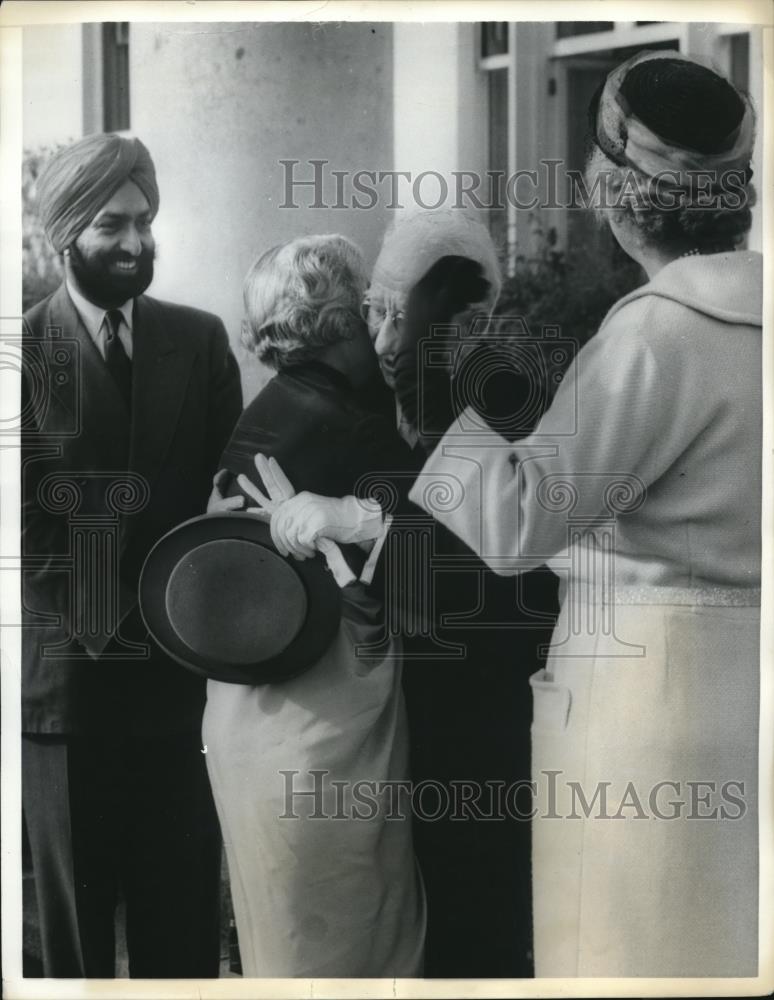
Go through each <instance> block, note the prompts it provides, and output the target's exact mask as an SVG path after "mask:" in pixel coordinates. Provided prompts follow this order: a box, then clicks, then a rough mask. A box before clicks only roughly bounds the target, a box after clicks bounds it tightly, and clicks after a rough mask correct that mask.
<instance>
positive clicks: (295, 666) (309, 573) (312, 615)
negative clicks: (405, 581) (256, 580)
mask: <svg viewBox="0 0 774 1000" xmlns="http://www.w3.org/2000/svg"><path fill="white" fill-rule="evenodd" d="M224 539H237V540H239V541H243V542H249V543H251V544H254V545H255V546H257V547H258V548H257V550H256V555H257V556H260V555H262V553H261V551H260V550H261V549H263V550H269V551H270V552H271V553H272V554H273V555H274V556H275V558H274V559H271V560H262V562H263V565H264V566H265V573H266V575H267V579H266V587H267V592H270V590H271V587H272V579H271V577H272V565H274V566H276V565H277V560H278V559H280V558H281V557H280V556H279V555H278V554H277V550H276V548H275V547H274V545H273V543H272V541H271V534H270V532H269V527H268V525H267V524H265V523H264V522H262V521H259V520H258V519H257V518H256V517H254V516H253V515H252V514H245V513H242V512H239V511H229V512H225V513H214V514H204V515H202V516H200V517H195V518H192V519H191V520H190V521H184V522H183V523H182V524H180V525H178V526H177V527H176V528H174V529H173V530H172V531H170V532H168V533H167V534H166V535H164V536H163V538H161V539H159V541H158V542H157V543H156V544H155V545H154V546H153V548H152V549H151V551H150V552H149V553H148V556H147V558H146V560H145V563H144V565H143V568H142V572H141V575H140V584H139V605H140V613H141V614H142V617H143V621H144V622H145V625H146V627H147V628H148V631H149V632H150V634H151V635H152V636H153V638H154V639H155V641H156V642H157V643H158V645H159V646H160V647H161V649H163V650H164V652H165V653H166V654H167V655H168V656H170V657H171V658H172V659H173V660H175V661H177V663H179V664H181V665H182V666H183V667H186V668H188V669H189V670H192V671H193V672H194V673H197V674H200V675H202V676H204V677H209V678H212V679H213V680H218V681H226V682H229V683H232V684H270V683H280V682H282V681H286V680H290V679H291V678H292V677H296V676H298V675H299V674H301V673H303V672H304V671H306V670H308V669H309V668H310V667H312V666H314V664H315V663H316V662H317V661H318V660H319V659H320V657H321V656H322V655H323V654H324V652H325V651H326V649H327V648H328V647H329V646H330V644H331V642H332V641H333V639H334V636H335V635H336V632H337V631H338V627H339V622H340V620H341V591H340V589H339V587H338V585H337V583H336V581H335V580H334V579H333V576H332V575H331V573H330V571H329V570H328V569H327V566H326V563H325V561H324V559H323V558H322V556H317V557H316V558H314V559H308V560H304V561H302V562H300V561H298V560H295V559H290V558H288V559H285V560H282V563H281V564H280V565H287V566H289V567H290V568H291V569H292V570H293V572H294V573H295V575H296V577H297V579H298V580H299V582H300V583H301V585H302V587H303V590H304V593H305V595H306V614H305V617H304V620H303V622H302V624H301V626H300V628H299V630H298V632H297V633H296V634H295V636H294V637H293V638H292V640H291V641H290V642H289V643H288V645H287V646H285V647H284V648H283V649H282V650H281V651H280V652H279V653H278V654H276V655H274V656H272V657H270V658H268V659H258V658H257V659H256V660H255V662H249V663H238V664H236V663H233V662H227V660H228V658H227V657H224V658H223V660H219V659H218V658H217V657H214V656H212V655H211V654H210V655H204V654H203V653H201V652H198V651H197V650H195V649H192V648H191V647H190V646H189V645H188V644H186V643H185V642H184V641H183V639H182V638H181V637H180V635H179V634H178V631H177V630H176V629H175V627H174V625H173V622H172V621H171V619H170V616H169V611H168V607H167V600H166V594H167V588H168V585H169V581H170V577H171V576H172V574H173V572H174V570H175V567H176V566H178V565H179V563H180V561H181V560H183V559H185V557H186V555H188V554H189V553H191V552H193V551H194V550H196V549H198V548H200V547H201V546H203V545H206V544H207V543H208V542H213V541H218V540H224ZM254 596H255V600H256V602H258V601H260V593H256V594H255V595H254Z"/></svg>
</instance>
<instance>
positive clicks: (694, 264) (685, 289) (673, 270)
mask: <svg viewBox="0 0 774 1000" xmlns="http://www.w3.org/2000/svg"><path fill="white" fill-rule="evenodd" d="M644 295H658V296H661V297H662V298H666V299H672V300H673V301H674V302H680V303H681V304H682V305H685V306H689V307H690V308H691V309H694V310H696V312H700V313H704V314H705V315H706V316H711V317H712V318H713V319H717V320H720V321H722V322H724V323H741V324H745V325H749V326H761V316H762V313H763V258H762V256H761V254H759V253H757V252H756V251H754V250H732V251H729V252H727V253H713V254H706V255H703V256H697V257H678V258H677V260H673V261H671V263H669V264H667V265H666V266H665V267H662V268H661V270H660V271H659V272H658V274H656V276H655V277H654V278H653V279H652V280H651V281H649V282H648V283H647V284H646V285H643V286H642V287H641V288H638V289H636V290H635V291H633V292H631V293H630V294H629V295H626V296H624V298H622V299H621V300H620V301H619V302H616V304H615V305H614V306H613V308H612V309H611V310H610V312H609V313H608V314H607V317H606V318H605V322H607V320H608V319H609V318H610V317H611V316H612V315H613V314H614V313H616V312H618V310H619V309H621V308H623V307H624V306H625V305H627V304H628V303H629V302H632V301H633V300H634V299H638V298H642V296H644Z"/></svg>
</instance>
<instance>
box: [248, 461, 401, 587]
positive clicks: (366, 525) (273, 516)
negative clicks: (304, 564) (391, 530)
mask: <svg viewBox="0 0 774 1000" xmlns="http://www.w3.org/2000/svg"><path fill="white" fill-rule="evenodd" d="M255 467H256V469H257V470H258V474H259V475H260V477H261V481H262V482H263V484H264V486H265V488H266V491H267V493H268V494H269V495H268V496H266V495H265V494H264V493H262V492H261V490H259V489H258V487H257V486H255V484H254V483H252V482H251V481H250V480H249V479H248V478H247V477H246V476H240V477H239V479H238V482H239V485H240V487H241V488H242V489H243V490H244V491H245V493H247V494H248V495H249V496H251V497H252V498H253V499H254V500H255V501H256V502H257V504H258V506H257V507H248V509H247V510H248V513H251V514H254V515H255V516H256V517H259V518H260V519H261V520H264V521H266V520H268V522H269V525H270V530H271V538H272V541H273V542H274V545H275V546H276V548H277V550H278V551H279V552H280V554H281V555H283V556H287V555H293V556H294V557H295V558H296V559H299V560H304V559H310V558H312V557H313V556H314V555H315V554H316V552H321V553H322V554H323V555H324V557H325V561H326V562H327V564H328V568H329V569H330V571H331V573H333V576H334V578H335V579H336V582H337V583H338V584H339V586H340V587H345V586H346V585H347V584H348V583H352V582H354V580H355V579H356V577H355V575H354V573H353V572H352V570H351V569H350V568H349V566H348V565H347V562H346V560H345V559H344V556H343V555H342V553H341V550H340V549H339V547H338V545H337V544H336V543H337V542H341V543H343V544H344V543H349V542H359V541H363V540H366V539H370V538H376V537H377V536H378V535H379V534H380V533H381V531H382V511H381V508H380V507H379V506H378V504H369V503H368V501H359V500H357V499H356V498H355V497H344V498H342V499H341V500H338V499H335V498H333V497H323V496H318V495H317V494H315V493H309V492H306V491H305V492H303V493H298V494H296V492H295V490H294V488H293V485H292V484H291V482H290V480H289V479H288V477H287V476H286V475H285V473H284V472H283V471H282V468H281V467H280V465H279V463H278V462H277V460H276V459H275V458H268V459H267V458H266V457H265V456H264V455H260V454H259V455H256V456H255Z"/></svg>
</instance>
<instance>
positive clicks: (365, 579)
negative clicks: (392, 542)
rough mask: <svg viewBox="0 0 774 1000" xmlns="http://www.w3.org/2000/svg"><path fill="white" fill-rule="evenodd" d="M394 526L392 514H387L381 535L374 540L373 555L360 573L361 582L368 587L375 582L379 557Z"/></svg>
mask: <svg viewBox="0 0 774 1000" xmlns="http://www.w3.org/2000/svg"><path fill="white" fill-rule="evenodd" d="M391 525H392V514H387V516H386V517H385V518H384V524H383V525H382V530H381V533H380V534H379V535H378V536H377V537H376V538H375V539H374V543H373V548H372V549H371V554H370V555H369V557H368V558H367V559H366V561H365V565H364V566H363V569H362V570H361V572H360V582H361V583H364V584H365V585H366V586H368V585H369V584H370V583H372V582H373V579H374V572H375V571H376V564H377V563H378V562H379V556H380V555H381V552H382V549H383V548H384V543H385V541H386V539H387V534H388V532H389V530H390V526H391Z"/></svg>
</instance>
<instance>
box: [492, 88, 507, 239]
mask: <svg viewBox="0 0 774 1000" xmlns="http://www.w3.org/2000/svg"><path fill="white" fill-rule="evenodd" d="M487 75H488V83H489V170H490V171H491V172H492V174H498V175H501V176H499V177H498V178H497V180H496V181H495V180H494V179H493V181H492V185H493V190H492V195H493V197H492V200H491V201H492V205H493V206H495V207H493V208H491V209H490V210H489V229H490V232H491V233H492V239H493V240H494V242H495V246H496V247H497V248H498V249H501V250H503V251H504V250H506V248H507V242H508V212H507V210H506V207H505V200H504V197H503V191H504V188H505V182H506V178H507V176H508V70H507V69H495V70H492V71H491V72H490V73H488V74H487Z"/></svg>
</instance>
